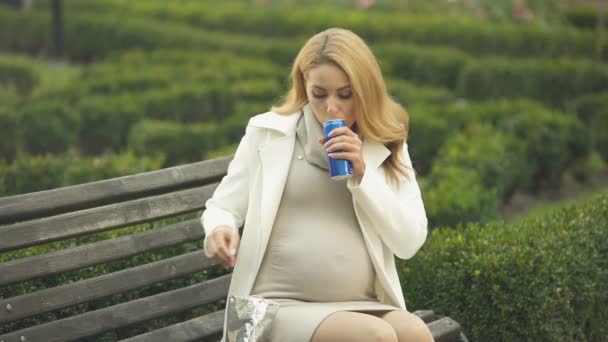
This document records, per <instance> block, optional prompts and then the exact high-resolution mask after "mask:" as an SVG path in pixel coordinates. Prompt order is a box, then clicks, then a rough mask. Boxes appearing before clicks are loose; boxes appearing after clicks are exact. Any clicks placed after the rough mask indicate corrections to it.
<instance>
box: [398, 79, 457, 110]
mask: <svg viewBox="0 0 608 342" xmlns="http://www.w3.org/2000/svg"><path fill="white" fill-rule="evenodd" d="M386 88H387V91H388V93H389V94H390V95H391V96H392V97H393V98H394V99H395V100H396V101H397V102H399V103H401V104H402V105H403V106H405V108H406V109H408V108H409V107H410V106H411V105H421V104H448V103H451V102H452V101H454V94H452V92H451V91H450V90H449V89H446V88H441V87H430V86H421V85H416V84H413V83H411V82H408V81H405V80H403V79H398V78H387V79H386Z"/></svg>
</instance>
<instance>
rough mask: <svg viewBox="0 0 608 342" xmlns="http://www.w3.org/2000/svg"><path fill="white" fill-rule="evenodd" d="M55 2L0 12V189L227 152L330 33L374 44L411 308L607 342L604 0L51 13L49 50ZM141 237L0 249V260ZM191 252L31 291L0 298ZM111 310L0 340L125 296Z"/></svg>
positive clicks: (72, 3)
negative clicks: (417, 202)
mask: <svg viewBox="0 0 608 342" xmlns="http://www.w3.org/2000/svg"><path fill="white" fill-rule="evenodd" d="M52 3H53V2H52V1H50V0H48V1H47V0H40V1H37V0H34V1H17V0H12V1H11V0H4V1H0V197H2V196H12V195H18V194H23V193H29V192H34V191H40V190H45V189H52V188H57V187H62V186H67V185H73V184H80V183H84V182H90V181H95V180H101V179H108V178H112V177H118V176H122V175H129V174H134V173H139V172H144V171H150V170H157V169H160V168H164V167H169V166H174V165H180V164H185V163H190V162H196V161H200V160H203V159H210V158H215V157H219V156H224V155H229V154H231V153H233V152H234V151H235V148H236V144H237V143H238V141H239V139H240V137H241V136H242V134H243V133H244V127H245V125H246V123H247V121H248V119H249V118H250V117H251V116H252V115H255V114H258V113H262V112H265V111H267V110H268V109H269V108H270V106H271V105H272V104H274V103H276V101H277V100H278V99H279V98H280V96H281V95H282V94H283V93H284V92H285V91H286V90H287V89H288V86H289V80H288V74H289V69H290V65H291V63H292V61H293V59H294V57H295V55H296V54H297V51H298V49H299V48H300V47H301V46H302V44H303V43H304V42H305V40H306V39H307V38H308V37H310V36H311V35H312V34H314V33H317V32H319V31H321V30H323V29H326V28H329V27H344V28H348V29H351V30H353V31H355V32H356V33H358V34H359V35H361V36H362V37H363V38H364V39H365V40H366V41H367V42H368V43H369V44H370V46H371V48H372V50H373V52H374V53H375V54H376V56H377V57H378V59H379V62H380V65H381V68H382V70H383V73H384V75H385V78H386V81H387V84H388V89H389V93H390V94H391V95H392V96H393V97H394V98H395V99H397V100H398V101H399V102H400V103H401V104H403V105H404V106H405V108H406V109H407V111H408V112H409V114H410V119H411V132H410V138H409V141H408V142H409V146H410V154H411V156H412V160H413V164H414V167H415V168H416V170H417V172H418V177H419V178H418V179H419V182H420V185H421V189H422V194H423V199H424V202H425V206H426V209H427V214H428V217H429V224H430V229H431V233H430V234H429V238H428V241H427V243H426V244H425V246H424V247H423V248H422V250H421V251H420V252H419V253H418V254H417V255H416V256H415V257H414V258H413V259H411V260H409V261H402V260H399V261H398V270H399V276H400V279H401V282H402V287H403V289H404V295H405V297H406V302H407V303H408V309H410V310H416V309H432V310H434V311H435V312H436V313H438V314H441V315H449V316H450V317H452V318H453V319H455V320H456V321H458V322H460V323H461V324H462V325H463V329H464V332H465V334H466V335H467V336H468V337H469V338H470V339H471V340H473V341H524V340H527V341H600V340H602V339H603V338H605V336H607V335H608V324H606V321H607V320H608V292H607V291H606V290H605V286H603V285H604V284H606V283H608V267H607V265H606V263H607V260H608V242H607V241H608V239H607V238H608V232H607V229H608V227H607V226H608V196H607V194H608V167H607V162H608V62H607V61H608V35H607V33H606V32H605V20H606V19H605V17H606V11H607V10H608V9H607V8H608V4H606V1H558V0H536V1H533V0H528V1H517V0H515V1H511V0H477V1H474V0H385V1H382V0H377V1H369V0H368V1H354V0H333V1H332V0H265V1H262V0H257V1H251V0H240V1H238V0H224V1H195V0H180V1H161V0H147V1H126V0H103V1H102V0H87V1H79V0H65V1H63V2H61V3H62V5H63V8H62V36H61V38H62V39H61V41H62V45H61V47H58V46H57V45H55V42H54V40H53V16H52ZM196 215H200V213H198V214H194V215H193V216H191V217H196ZM170 221H171V219H166V220H164V221H163V222H164V223H167V222H170ZM156 226H157V225H155V224H142V225H137V226H133V227H126V228H124V229H120V230H117V231H112V232H105V233H101V234H96V235H94V236H88V237H84V238H78V239H73V240H70V241H67V242H61V243H51V244H47V245H43V246H38V247H33V248H28V249H25V250H20V251H17V252H11V253H4V254H0V262H3V261H8V260H15V259H18V258H23V257H28V256H32V255H38V254H42V253H46V252H49V251H53V250H58V249H62V248H67V247H70V246H77V245H80V244H86V243H92V242H95V241H100V240H103V239H108V238H112V237H116V236H118V235H121V234H127V233H130V232H134V231H143V230H148V229H154V228H155V227H156ZM0 238H1V236H0ZM196 249H200V243H198V244H193V243H188V244H184V245H181V246H177V247H174V248H169V249H166V250H161V251H158V252H155V253H150V254H149V255H146V256H142V257H137V258H132V259H129V260H122V261H120V262H115V263H112V264H108V265H98V266H95V267H90V268H87V269H84V270H80V271H77V272H71V273H68V274H62V275H58V276H54V277H49V278H48V279H41V280H35V281H31V282H29V283H28V284H26V285H24V286H22V285H20V286H13V287H8V288H3V289H0V291H1V292H0V297H3V298H7V297H11V296H15V295H18V294H22V293H27V292H31V291H33V290H36V289H41V288H46V287H52V286H56V285H59V284H63V283H67V282H72V281H76V280H79V279H84V278H88V277H93V276H97V275H100V274H104V273H107V272H111V271H112V270H113V269H115V268H118V267H125V265H126V266H133V265H139V264H142V263H145V262H149V261H152V260H159V259H162V258H167V257H170V256H173V255H176V254H179V253H183V252H184V251H191V250H196ZM226 272H227V271H226V270H224V269H222V268H221V267H217V268H214V269H212V270H211V271H209V272H207V271H206V272H204V273H201V274H196V275H193V276H191V277H188V278H184V279H182V280H181V282H182V283H195V282H199V281H203V280H205V279H207V278H211V277H215V276H218V275H221V274H224V273H226ZM177 285H178V284H175V282H174V283H171V282H167V283H161V284H156V285H155V286H149V287H146V288H142V289H139V290H137V291H132V292H131V293H129V294H128V295H126V297H128V298H138V297H139V296H144V295H149V294H150V293H156V292H158V291H161V290H162V289H166V288H169V287H171V286H177ZM115 297H116V298H114V297H113V298H108V299H104V300H98V301H95V302H92V303H87V304H85V305H80V306H77V307H74V308H68V309H64V310H59V311H57V312H51V313H46V314H43V315H40V317H37V318H35V319H31V320H30V319H28V320H21V321H17V322H13V323H11V324H6V325H3V326H0V334H1V333H5V332H8V331H13V330H17V329H21V328H23V327H27V326H29V325H31V324H34V323H40V322H43V321H45V320H47V321H48V320H54V319H59V318H62V317H67V316H69V315H71V314H74V313H76V312H83V311H88V310H92V309H95V308H100V307H105V306H109V305H112V304H113V303H116V302H120V301H124V300H125V297H122V298H118V297H119V296H115ZM222 305H223V304H222V303H221V302H220V303H216V304H215V307H221V306H222ZM213 309H214V306H213V305H212V306H211V308H197V309H196V310H191V311H189V312H185V313H182V314H180V315H176V317H166V318H163V319H157V320H154V321H152V322H146V323H144V324H139V325H137V326H134V327H129V328H125V329H120V330H116V331H112V332H109V333H106V334H104V335H102V336H96V337H94V338H91V339H90V340H91V341H114V340H117V339H121V338H125V337H128V336H131V335H134V334H136V333H141V332H143V331H147V330H149V329H151V328H153V327H158V326H164V325H167V324H170V323H172V322H176V321H178V320H180V319H184V318H187V317H195V316H196V315H200V314H201V313H203V312H207V311H209V310H213Z"/></svg>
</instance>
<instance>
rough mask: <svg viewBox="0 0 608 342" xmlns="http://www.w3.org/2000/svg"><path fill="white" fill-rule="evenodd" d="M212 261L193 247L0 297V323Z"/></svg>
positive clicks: (151, 281)
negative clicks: (182, 251) (118, 268)
mask: <svg viewBox="0 0 608 342" xmlns="http://www.w3.org/2000/svg"><path fill="white" fill-rule="evenodd" d="M214 264H215V262H214V261H213V260H212V259H209V258H207V257H206V256H205V254H204V253H203V252H202V251H196V252H191V253H187V254H184V255H178V256H176V257H172V258H167V259H164V260H161V261H157V262H153V263H149V264H145V265H141V266H137V267H133V268H129V269H126V270H122V271H119V272H114V273H111V274H106V275H103V276H99V277H95V278H90V279H86V280H82V281H79V282H76V283H72V284H68V285H63V286H58V287H54V288H50V289H45V290H41V291H37V292H34V293H30V294H25V295H21V296H17V297H13V298H8V299H3V300H0V324H2V323H7V322H12V321H15V320H18V319H23V318H27V317H30V316H33V315H37V314H41V313H44V312H49V311H52V310H57V309H62V308H66V307H69V306H72V305H78V304H82V303H86V302H88V301H91V300H95V299H99V298H102V297H106V296H110V295H113V294H117V293H121V292H125V291H129V290H133V289H136V288H139V287H142V286H146V285H150V284H154V283H157V282H161V281H165V280H168V279H174V278H179V277H183V276H186V275H189V274H192V273H196V272H199V271H202V270H205V269H207V268H209V267H211V266H212V265H214ZM7 307H10V310H7Z"/></svg>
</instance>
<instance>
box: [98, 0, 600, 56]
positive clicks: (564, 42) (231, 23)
mask: <svg viewBox="0 0 608 342" xmlns="http://www.w3.org/2000/svg"><path fill="white" fill-rule="evenodd" d="M111 3H112V4H113V6H114V8H120V9H121V10H124V11H127V12H131V13H136V14H138V15H153V16H156V17H157V18H163V19H167V18H168V19H170V20H174V21H179V22H184V21H185V22H188V23H190V24H192V25H195V26H197V27H202V28H205V29H215V30H221V31H230V32H239V33H249V34H250V33H255V34H257V35H260V36H273V37H277V36H281V37H285V36H298V35H299V36H309V35H311V34H313V33H315V32H319V31H321V30H323V29H325V28H327V27H332V26H337V27H346V28H350V29H354V30H356V31H357V32H358V33H359V34H361V35H362V36H363V37H365V38H366V39H368V40H369V41H371V42H380V41H383V40H384V41H385V40H386V39H391V40H397V41H405V42H408V43H414V44H424V45H444V46H450V47H455V48H459V49H462V50H465V51H468V52H470V53H472V54H475V55H480V54H490V55H495V54H500V55H509V56H522V57H532V56H538V57H554V56H580V57H586V58H587V57H595V58H601V59H606V58H608V45H607V44H606V42H603V41H602V40H601V38H600V37H598V36H597V35H594V34H593V33H592V32H586V31H581V30H576V29H573V28H568V27H564V28H558V29H552V30H546V29H544V28H543V27H539V26H532V25H518V24H517V23H491V22H487V21H480V20H476V19H473V18H467V17H454V16H428V15H419V14H418V15H416V14H414V15H404V14H403V13H377V12H369V11H358V10H347V9H343V10H340V11H327V10H326V9H325V8H322V7H309V8H299V9H298V10H297V11H293V10H284V9H280V8H269V7H268V6H266V7H264V8H259V7H252V6H251V5H248V4H242V5H237V4H234V3H231V4H228V3H226V4H216V3H214V4H207V5H203V4H200V2H195V1H191V2H186V3H184V2H180V3H179V4H178V3H171V4H166V3H164V2H158V1H156V2H150V1H148V2H145V3H144V2H128V3H125V2H123V1H120V0H114V1H111ZM109 8H111V7H109ZM277 27H280V30H277Z"/></svg>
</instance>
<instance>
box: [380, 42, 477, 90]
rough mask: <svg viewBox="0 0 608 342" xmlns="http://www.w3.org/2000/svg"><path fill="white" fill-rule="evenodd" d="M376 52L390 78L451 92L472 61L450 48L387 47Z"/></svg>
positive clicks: (391, 45)
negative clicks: (437, 87)
mask: <svg viewBox="0 0 608 342" xmlns="http://www.w3.org/2000/svg"><path fill="white" fill-rule="evenodd" d="M374 52H375V54H376V55H377V56H378V59H379V60H380V61H381V65H382V71H383V73H384V74H386V75H390V76H391V77H398V78H403V79H406V80H408V81H411V82H414V83H422V84H428V85H433V86H439V87H445V88H450V89H455V88H456V86H457V85H458V80H459V79H460V75H461V73H462V71H463V70H464V68H465V67H466V65H467V64H468V63H469V61H470V59H469V56H468V55H466V54H465V53H463V52H461V51H458V50H454V49H447V48H435V47H423V48H421V47H420V46H409V45H398V44H390V45H389V44H384V45H378V46H374Z"/></svg>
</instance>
